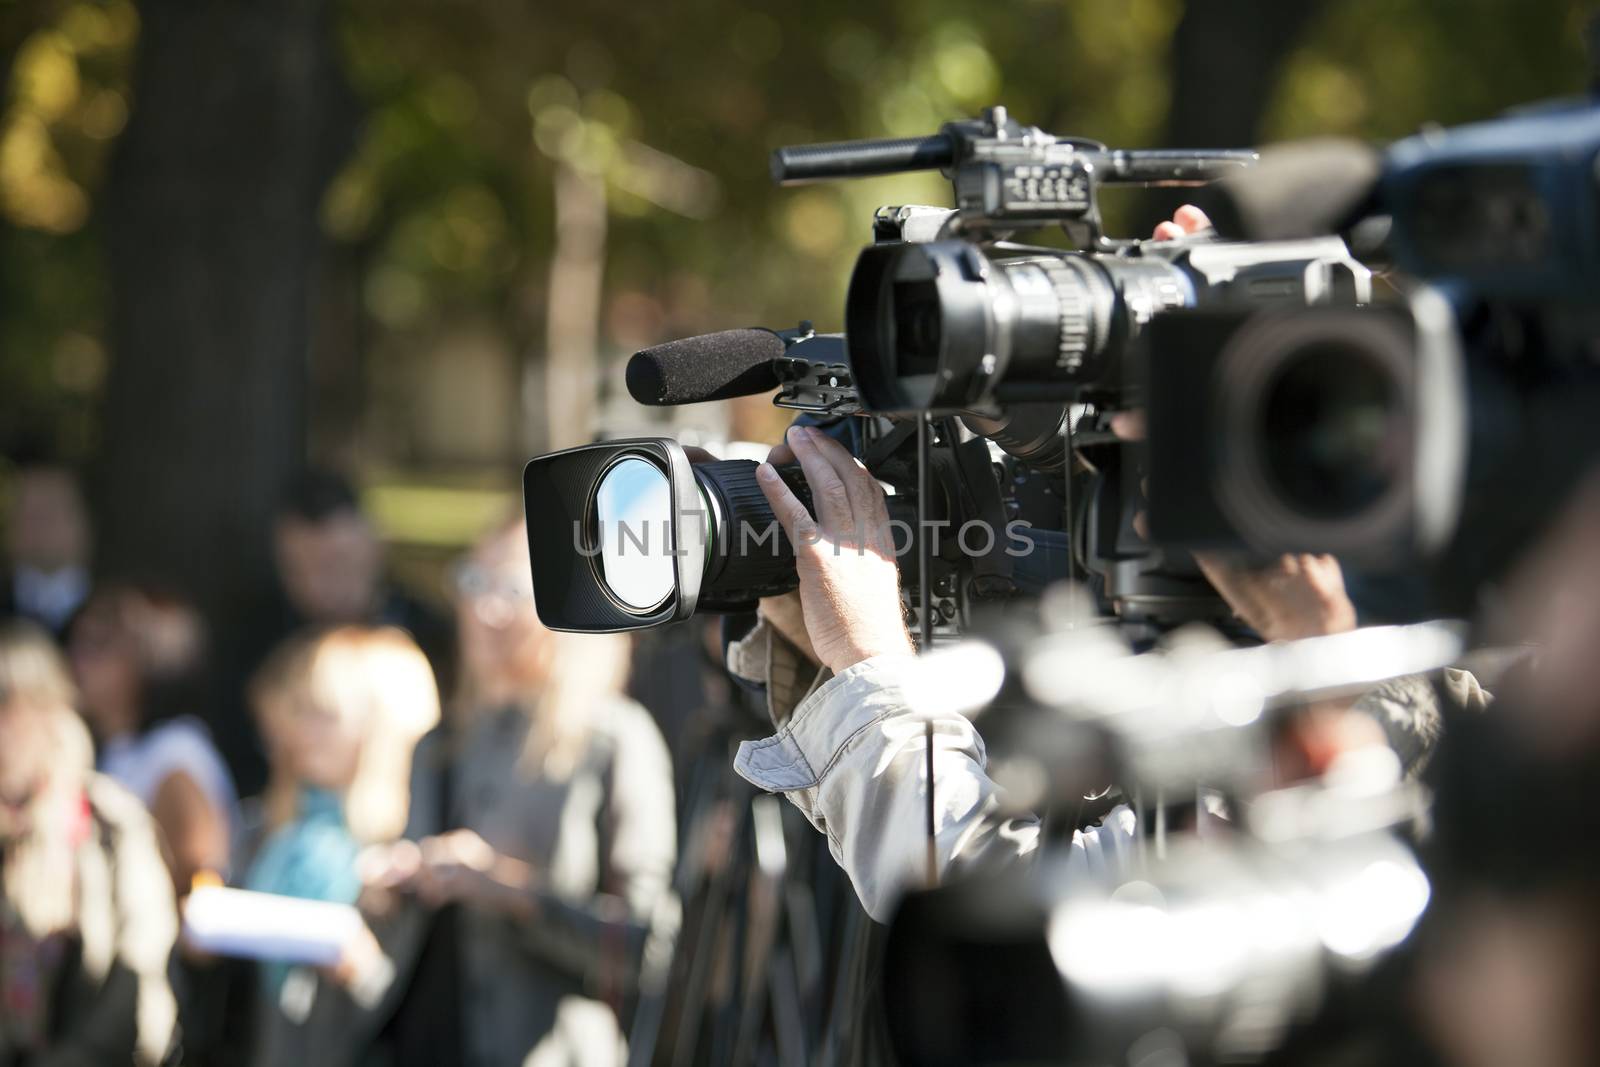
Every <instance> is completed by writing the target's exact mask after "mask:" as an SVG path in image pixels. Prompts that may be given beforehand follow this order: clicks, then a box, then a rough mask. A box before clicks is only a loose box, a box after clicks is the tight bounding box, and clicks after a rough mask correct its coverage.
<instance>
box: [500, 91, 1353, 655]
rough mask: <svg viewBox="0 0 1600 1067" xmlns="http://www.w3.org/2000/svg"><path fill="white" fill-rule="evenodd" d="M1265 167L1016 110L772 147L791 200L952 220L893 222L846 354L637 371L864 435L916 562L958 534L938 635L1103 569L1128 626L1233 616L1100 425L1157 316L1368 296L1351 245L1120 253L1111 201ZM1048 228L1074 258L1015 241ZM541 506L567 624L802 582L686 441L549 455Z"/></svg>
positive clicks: (544, 612)
mask: <svg viewBox="0 0 1600 1067" xmlns="http://www.w3.org/2000/svg"><path fill="white" fill-rule="evenodd" d="M1254 158H1255V156H1254V153H1252V152H1242V151H1207V152H1189V151H1150V152H1136V151H1119V150H1111V149H1108V148H1106V147H1105V146H1104V145H1101V144H1098V143H1096V142H1089V141H1084V140H1078V139H1070V138H1057V137H1054V136H1052V135H1050V134H1047V133H1044V132H1043V131H1041V130H1038V129H1035V128H1031V127H1023V126H1021V125H1019V124H1018V123H1016V122H1014V121H1012V120H1011V119H1010V118H1009V117H1008V116H1007V114H1006V112H1005V109H1004V108H999V107H996V108H991V109H989V110H988V111H987V112H986V113H985V114H984V116H983V117H982V118H980V119H976V120H970V121H964V122H953V123H949V124H947V125H946V126H945V127H944V128H943V129H942V130H941V131H940V132H939V133H938V134H935V135H933V136H931V137H926V138H915V139H909V140H905V141H864V142H854V143H848V144H834V145H811V146H804V147H798V148H785V149H779V150H778V151H777V152H776V153H775V154H774V156H773V161H772V165H773V175H774V177H775V178H776V179H777V180H778V181H780V182H796V181H809V180H816V179H823V178H839V177H853V176H858V175H865V174H887V173H896V172H900V171H907V170H913V169H923V168H930V167H940V168H942V169H943V170H944V171H945V173H946V174H947V175H948V176H949V177H950V179H951V181H952V183H953V186H954V190H955V201H956V205H957V206H956V207H955V208H954V209H940V208H926V207H898V208H884V209H880V210H879V212H878V213H877V214H876V216H875V218H874V226H873V231H874V237H875V242H876V243H875V244H874V245H873V246H871V247H869V248H867V249H866V250H864V251H863V252H862V254H861V256H860V258H859V260H858V261H857V264H856V269H855V272H854V275H853V277H852V279H851V282H850V288H849V293H848V296H847V300H846V312H845V318H846V324H847V328H848V333H847V335H846V336H845V337H841V336H839V335H827V334H817V333H816V332H815V331H813V330H812V329H811V328H810V326H809V324H802V325H801V326H800V328H798V329H796V330H791V331H784V332H775V331H770V330H738V331H728V332H725V333H722V334H713V335H708V336H706V337H702V338H689V339H685V340H683V341H678V342H672V343H670V344H667V345H662V346H659V347H658V348H655V349H649V350H646V351H644V352H641V353H639V354H637V355H636V356H635V357H634V359H633V361H631V362H630V364H629V370H628V385H629V390H630V392H631V393H632V394H633V395H634V397H635V398H636V399H638V400H640V401H641V402H642V403H646V404H674V403H689V402H694V401H700V400H714V399H722V398H725V397H729V396H736V395H748V394H752V393H759V392H765V391H767V390H770V389H776V390H777V396H776V398H775V401H774V402H775V403H776V404H778V405H779V406H782V407H787V408H790V409H793V410H796V411H799V412H802V413H805V414H806V415H808V416H810V417H812V418H816V419H820V420H835V419H843V420H845V421H846V422H853V423H857V424H859V425H860V427H861V428H859V429H855V430H850V431H847V434H846V435H847V437H848V439H849V441H850V443H851V444H852V445H853V446H855V450H856V454H857V455H858V456H859V457H860V458H861V459H862V460H863V462H864V463H865V464H866V466H867V468H868V469H869V470H870V471H871V472H872V473H873V474H874V475H875V476H876V477H878V478H879V480H880V481H882V482H884V483H885V484H886V485H888V486H890V487H891V488H892V489H893V490H894V495H893V497H892V498H891V499H892V504H893V505H894V510H897V511H898V515H897V518H900V519H903V520H904V521H905V522H906V523H907V524H908V526H909V528H910V529H909V536H908V537H907V538H906V540H905V547H906V550H905V553H904V555H903V557H902V558H906V559H909V558H913V551H914V550H917V549H920V542H921V541H922V540H923V539H926V540H928V541H932V540H933V539H934V538H935V537H937V535H938V532H939V529H946V530H948V531H949V533H948V534H947V535H946V536H944V537H942V538H940V539H939V543H938V544H936V545H934V544H930V545H929V546H928V549H927V551H928V555H929V559H930V564H931V565H932V567H933V568H934V569H935V571H936V572H937V573H935V574H933V575H931V576H928V575H919V579H921V581H919V583H917V590H916V593H915V595H914V596H913V597H912V598H911V599H912V603H911V608H912V612H913V614H914V615H916V614H917V613H920V612H922V611H923V607H924V604H926V605H927V610H928V612H930V613H931V614H932V615H933V616H934V619H935V620H936V621H937V622H938V623H940V624H943V625H952V624H960V623H961V622H962V621H963V620H965V618H966V614H967V606H968V605H969V604H971V603H975V602H983V601H987V600H1003V599H1005V598H1007V597H1009V596H1013V595H1017V594H1018V593H1028V592H1032V591H1035V590H1037V589H1038V588H1042V586H1043V585H1044V584H1046V583H1047V582H1048V581H1049V580H1051V579H1053V578H1059V577H1068V576H1071V575H1073V574H1075V573H1076V574H1085V573H1086V574H1089V575H1093V576H1095V577H1096V578H1097V579H1098V580H1099V581H1100V582H1101V583H1102V588H1103V590H1104V591H1105V592H1106V593H1107V594H1108V595H1109V598H1110V600H1111V601H1112V606H1113V609H1114V610H1117V611H1119V613H1123V614H1131V615H1136V616H1141V617H1147V618H1150V619H1153V620H1155V621H1157V622H1158V623H1160V622H1178V621H1186V620H1187V619H1190V618H1195V617H1214V616H1218V615H1223V616H1225V615H1226V612H1225V611H1224V610H1223V608H1222V606H1221V604H1220V601H1218V600H1217V598H1216V597H1215V596H1214V594H1212V593H1211V591H1210V589H1209V586H1207V585H1206V583H1205V582H1204V580H1203V579H1202V578H1201V577H1200V576H1199V574H1198V573H1197V572H1196V571H1195V569H1194V568H1193V566H1192V563H1190V562H1189V560H1188V557H1187V555H1186V554H1185V555H1182V556H1179V557H1175V559H1174V561H1173V562H1171V563H1168V562H1166V561H1164V560H1163V559H1162V558H1161V557H1160V555H1159V553H1156V552H1154V551H1153V550H1152V549H1151V548H1150V547H1149V546H1146V545H1144V544H1143V543H1142V542H1140V541H1139V539H1138V538H1136V537H1135V536H1134V535H1133V534H1132V519H1133V514H1134V511H1135V509H1136V507H1137V492H1136V491H1131V492H1130V491H1126V487H1127V486H1129V485H1132V486H1137V484H1138V479H1139V474H1140V472H1139V471H1138V469H1137V467H1136V466H1135V465H1133V464H1124V463H1122V462H1121V461H1120V459H1119V457H1118V453H1119V452H1120V448H1119V447H1118V446H1117V444H1116V442H1115V441H1114V439H1113V438H1112V436H1111V435H1110V434H1109V433H1108V432H1105V430H1104V427H1103V425H1102V422H1101V409H1108V408H1109V407H1111V406H1124V405H1126V404H1127V403H1129V402H1136V401H1137V396H1135V395H1133V394H1130V391H1129V390H1130V382H1131V381H1132V380H1133V379H1132V377H1131V375H1130V373H1129V369H1130V368H1131V366H1132V363H1131V361H1129V360H1128V359H1127V358H1126V357H1127V355H1128V354H1129V353H1130V352H1132V351H1133V350H1134V344H1135V341H1136V340H1137V338H1138V336H1139V334H1140V332H1141V331H1142V330H1143V329H1144V328H1145V327H1146V325H1147V324H1148V323H1150V322H1151V321H1152V319H1154V318H1156V317H1157V316H1158V314H1159V313H1160V312H1162V311H1164V310H1166V309H1169V308H1179V307H1189V306H1197V305H1198V306H1203V307H1230V308H1231V307H1243V308H1254V309H1259V308H1261V307H1288V308H1303V307H1305V306H1306V305H1308V304H1322V303H1331V304H1336V305H1340V306H1344V305H1353V304H1358V303H1361V302H1364V301H1365V300H1366V299H1367V298H1368V296H1369V292H1370V282H1369V275H1368V272H1367V270H1366V268H1365V267H1363V266H1362V265H1361V264H1360V263H1358V262H1357V261H1356V260H1354V259H1353V258H1352V257H1351V256H1350V255H1349V253H1348V251H1347V249H1346V247H1345V245H1344V243H1343V241H1341V240H1340V239H1339V238H1337V237H1319V238H1313V239H1309V240H1295V241H1286V242H1275V243H1259V242H1258V243H1253V244H1250V243H1223V242H1218V241H1215V240H1213V239H1211V238H1209V237H1197V238H1191V239H1184V240H1178V241H1132V240H1112V239H1109V238H1107V237H1105V236H1104V234H1103V233H1102V232H1101V225H1100V214H1099V206H1098V188H1099V186H1100V185H1102V184H1199V183H1203V182H1206V181H1210V180H1213V179H1215V178H1217V177H1219V176H1221V175H1223V174H1227V173H1231V172H1233V171H1236V170H1238V169H1240V168H1243V167H1246V166H1248V165H1249V164H1250V163H1251V162H1252V161H1253V160H1254ZM1045 226H1059V227H1061V228H1062V229H1064V230H1065V232H1066V233H1067V234H1068V236H1069V238H1071V239H1072V240H1073V241H1074V242H1075V243H1076V244H1077V245H1079V247H1080V250H1078V251H1061V250H1056V249H1049V248H1040V247H1033V246H1029V245H1023V244H1017V243H1014V242H1013V241H1012V240H1011V238H1012V237H1013V236H1014V235H1015V234H1016V233H1018V232H1020V231H1023V230H1028V229H1038V228H1041V227H1045ZM846 338H848V340H847V339H846ZM1074 404H1077V405H1078V407H1077V409H1076V410H1077V416H1076V417H1074V416H1073V414H1072V411H1073V405H1074ZM856 416H865V418H856ZM1085 419H1088V420H1089V421H1088V422H1085V421H1084V420H1085ZM919 424H921V425H924V426H925V432H924V433H921V434H919V433H918V432H917V430H918V426H919ZM1075 429H1082V430H1086V431H1088V432H1087V433H1086V434H1085V436H1084V438H1083V441H1084V444H1085V445H1087V446H1090V447H1098V448H1099V449H1100V454H1099V455H1097V456H1096V457H1095V458H1094V459H1093V460H1092V461H1090V462H1085V463H1078V462H1076V461H1075V460H1074V459H1073V458H1072V455H1073V448H1074V444H1073V432H1074V430H1075ZM1085 454H1086V455H1087V454H1088V453H1085ZM647 468H648V469H651V470H654V471H655V472H656V473H655V474H654V475H647V474H646V473H645V472H646V469H647ZM797 481H798V479H796V482H797ZM1075 483H1076V487H1075ZM624 485H627V486H629V487H631V490H630V493H629V494H627V503H628V506H627V507H625V508H624V507H622V502H623V497H624V494H623V493H622V492H621V487H622V486H624ZM525 490H526V493H527V502H528V520H529V537H530V548H531V550H532V552H533V559H534V577H535V592H536V595H537V600H538V603H539V609H540V614H541V617H543V618H544V620H545V622H546V623H547V624H548V625H551V626H553V627H556V628H560V629H584V630H588V629H633V628H637V627H641V626H649V625H655V624H658V623H662V622H667V621H671V620H672V619H677V618H682V617H685V616H686V615H688V614H690V613H692V612H694V611H695V610H734V609H737V608H744V607H748V606H749V605H751V604H753V603H754V601H755V600H756V599H757V598H759V597H760V596H766V595H771V594H772V593H773V592H781V591H783V590H784V589H788V588H792V587H793V584H794V581H795V579H794V577H793V567H792V551H791V549H790V546H788V544H787V542H786V541H784V540H783V539H782V538H781V536H779V535H777V534H776V533H771V534H769V535H768V536H766V537H760V536H756V535H754V534H746V533H745V529H746V527H747V526H750V527H751V528H752V529H755V530H758V531H759V530H769V531H770V530H775V529H776V527H775V524H772V523H771V515H770V512H769V511H767V510H766V503H765V499H764V498H763V497H761V495H760V493H759V492H758V491H756V489H755V483H754V478H753V465H751V464H744V465H727V464H719V465H700V466H697V465H694V464H690V463H689V462H688V460H687V458H686V457H685V456H684V455H683V453H682V452H681V450H676V449H675V446H671V445H670V443H668V442H659V441H650V442H624V443H618V444H608V445H596V446H590V447H589V448H587V449H575V450H569V451H568V452H563V453H557V454H555V455H551V456H544V457H540V458H538V459H535V460H534V461H532V463H530V465H529V467H528V471H527V474H526V476H525ZM1075 496H1076V497H1077V499H1078V501H1079V503H1078V505H1077V506H1076V507H1074V506H1072V505H1073V500H1074V497H1075ZM602 505H605V506H602ZM612 512H615V513H616V515H618V516H621V515H626V516H628V517H629V518H631V519H632V520H634V522H635V523H637V522H639V521H646V520H645V519H644V516H646V515H648V516H649V518H648V521H647V522H646V525H647V528H648V527H649V525H650V524H651V523H653V524H654V529H656V531H657V533H656V536H655V538H654V542H653V544H654V547H653V548H651V547H649V545H650V544H651V542H650V541H649V540H648V539H645V538H641V537H639V536H637V535H634V536H631V537H627V536H623V535H619V534H618V533H617V523H616V521H609V523H608V520H612V516H611V513H612ZM913 518H914V520H915V521H914V522H913ZM690 525H693V526H694V527H695V529H690V528H689V526H690ZM575 530H576V531H578V532H577V534H574V532H573V531H575ZM974 530H976V531H977V532H975V533H971V532H970V531H974ZM605 531H610V533H611V536H612V537H617V536H623V540H616V541H610V540H608V537H607V536H606V533H605ZM963 531H969V535H968V536H965V537H963V535H962V532H963ZM1023 531H1025V532H1023ZM952 535H953V536H952ZM607 544H610V545H611V547H610V548H607V547H606V546H607ZM897 547H898V546H897ZM752 551H753V552H754V553H755V554H757V555H759V556H761V557H763V558H762V559H761V560H760V561H759V563H757V562H753V561H752V560H751V559H748V558H746V556H748V555H749V554H750V553H751V552H752ZM629 552H631V553H632V554H633V556H634V557H635V558H634V559H633V560H632V561H631V562H625V561H624V559H623V558H622V557H623V556H625V555H627V554H628V553H629ZM558 557H559V558H558ZM624 574H627V575H628V576H629V577H627V578H626V579H625V580H624V579H622V578H621V577H619V576H621V575H624ZM619 582H622V583H623V584H626V585H627V586H628V587H629V588H628V589H626V590H625V589H622V588H621V587H620V586H619V584H618V583H619ZM922 582H926V584H927V589H926V591H925V592H924V591H923V590H922V589H921V584H922ZM635 583H637V589H634V588H633V586H634V584H635ZM906 584H907V588H908V595H909V594H911V591H912V588H913V583H910V582H907V583H906Z"/></svg>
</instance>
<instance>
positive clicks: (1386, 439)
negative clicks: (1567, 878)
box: [1146, 96, 1600, 617]
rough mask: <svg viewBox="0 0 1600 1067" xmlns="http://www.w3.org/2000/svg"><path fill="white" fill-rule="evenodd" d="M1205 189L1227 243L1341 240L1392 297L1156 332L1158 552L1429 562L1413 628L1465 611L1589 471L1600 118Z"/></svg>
mask: <svg viewBox="0 0 1600 1067" xmlns="http://www.w3.org/2000/svg"><path fill="white" fill-rule="evenodd" d="M1214 191H1215V192H1217V193H1219V194H1220V197H1219V199H1218V200H1217V201H1216V202H1215V203H1214V204H1212V205H1211V206H1212V207H1213V208H1214V211H1213V214H1214V217H1215V218H1216V219H1217V224H1218V226H1219V227H1226V228H1229V229H1231V230H1233V231H1234V232H1236V233H1239V234H1240V235H1242V236H1245V237H1258V238H1259V237H1266V238H1271V239H1274V240H1281V239H1304V238H1306V237H1308V236H1310V235H1311V234H1314V233H1318V232H1323V233H1339V234H1343V235H1345V236H1346V237H1347V238H1348V239H1349V240H1350V242H1351V244H1352V245H1353V246H1355V247H1356V248H1357V249H1358V251H1359V252H1360V254H1361V256H1362V257H1363V258H1364V259H1366V260H1369V261H1371V262H1373V263H1375V264H1379V265H1382V266H1384V267H1385V268H1386V269H1387V270H1388V271H1389V272H1390V274H1391V277H1392V278H1393V280H1394V284H1395V288H1396V293H1395V295H1394V298H1393V299H1392V300H1391V301H1389V302H1388V303H1387V304H1386V305H1384V306H1378V307H1373V308H1368V309H1362V310H1360V311H1359V312H1356V311H1351V310H1349V309H1336V308H1314V309H1304V310H1300V311H1295V312H1284V313H1282V314H1253V315H1252V314H1245V313H1243V312H1242V311H1240V310H1234V309H1228V310H1206V309H1197V310H1185V311H1177V312H1173V313H1171V314H1168V315H1163V316H1161V317H1160V318H1158V319H1157V320H1156V321H1155V322H1153V323H1152V324H1151V327H1150V329H1149V330H1148V331H1147V332H1146V339H1147V340H1148V342H1149V344H1148V368H1149V369H1148V380H1149V383H1150V388H1149V393H1148V401H1149V426H1150V442H1149V458H1148V462H1149V478H1150V482H1149V488H1150V525H1151V530H1152V532H1153V535H1154V537H1155V539H1156V540H1158V541H1159V542H1161V543H1163V544H1165V545H1171V546H1180V547H1191V548H1205V549H1210V550H1221V551H1230V550H1231V551H1244V552H1249V553H1253V554H1265V555H1274V554H1277V553H1280V552H1285V551H1324V552H1335V553H1338V554H1340V555H1341V557H1342V558H1344V559H1345V560H1346V562H1354V563H1356V564H1357V565H1359V566H1361V567H1363V568H1365V569H1368V570H1370V571H1380V572H1381V571H1389V572H1393V571H1396V570H1406V571H1413V572H1415V571H1420V570H1422V569H1423V568H1422V567H1421V566H1420V564H1421V563H1422V562H1423V561H1424V560H1425V559H1428V558H1431V559H1432V566H1431V567H1430V568H1428V569H1429V570H1430V571H1431V574H1430V578H1431V583H1430V584H1431V588H1430V589H1429V590H1428V592H1427V593H1426V594H1425V595H1424V596H1423V597H1422V601H1421V602H1420V603H1418V604H1417V605H1415V611H1416V615H1415V616H1414V617H1421V616H1423V615H1425V614H1428V613H1439V612H1444V613H1461V612H1465V611H1469V610H1470V609H1471V608H1472V607H1473V606H1474V602H1475V599H1476V597H1477V595H1478V591H1479V590H1480V589H1481V588H1482V587H1483V586H1484V584H1485V583H1486V582H1488V581H1492V580H1493V579H1494V578H1495V577H1496V576H1497V575H1498V574H1500V573H1501V572H1503V570H1504V569H1505V567H1506V566H1507V565H1508V564H1509V563H1510V562H1511V561H1512V560H1513V559H1514V558H1515V556H1516V554H1517V553H1518V552H1519V551H1520V550H1521V549H1522V547H1524V546H1525V545H1526V544H1527V542H1528V541H1529V539H1530V538H1531V537H1532V536H1533V534H1534V533H1535V532H1536V531H1537V530H1538V529H1539V528H1541V527H1542V525H1543V524H1544V523H1545V522H1546V521H1547V520H1548V518H1549V517H1550V515H1551V514H1552V512H1553V510H1554V509H1555V508H1556V507H1557V506H1558V505H1559V503H1560V502H1561V501H1562V500H1564V499H1565V498H1566V496H1567V495H1568V494H1569V493H1570V491H1571V489H1572V487H1573V485H1574V483H1575V481H1576V480H1577V479H1578V478H1579V477H1580V476H1581V475H1582V474H1583V473H1584V472H1585V471H1586V470H1588V469H1589V468H1590V467H1591V466H1592V465H1593V463H1594V462H1595V460H1596V458H1597V457H1600V432H1597V423H1596V420H1595V416H1594V413H1595V412H1596V411H1600V301H1597V300H1596V294H1597V293H1600V98H1597V97H1595V96H1589V97H1585V98H1581V99H1577V100H1571V101H1563V102H1557V103H1550V104H1544V105H1540V106H1536V107H1531V108H1525V109H1521V110H1518V111H1514V112H1512V113H1510V114H1507V115H1505V116H1503V117H1500V118H1497V119H1493V120H1490V121H1486V122H1481V123H1477V124H1474V125H1469V126H1463V127H1459V128H1456V129H1451V130H1438V131H1430V132H1427V133H1423V134H1420V135H1418V136H1415V137H1412V138H1409V139H1407V140H1404V141H1400V142H1398V143H1396V144H1394V145H1392V146H1391V147H1389V148H1388V149H1387V151H1385V152H1383V153H1382V154H1381V155H1380V154H1379V153H1377V152H1375V151H1374V150H1372V149H1370V148H1368V147H1367V146H1365V145H1362V144H1356V143H1345V142H1333V143H1329V142H1313V143H1310V144H1305V145H1288V146H1284V147H1283V148H1281V149H1275V150H1269V151H1268V152H1266V153H1265V154H1264V157H1263V161H1262V164H1261V165H1260V166H1259V167H1258V168H1257V169H1256V170H1254V171H1253V172H1251V173H1249V174H1247V175H1239V176H1237V177H1235V178H1230V179H1228V180H1227V181H1224V182H1222V183H1220V184H1219V185H1218V186H1217V187H1216V189H1215V190H1214Z"/></svg>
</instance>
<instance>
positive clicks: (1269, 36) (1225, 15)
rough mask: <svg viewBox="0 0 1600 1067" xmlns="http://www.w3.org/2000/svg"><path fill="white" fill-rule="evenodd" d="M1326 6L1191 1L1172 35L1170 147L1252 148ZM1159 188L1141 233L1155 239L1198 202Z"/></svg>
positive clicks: (1166, 142) (1272, 0)
mask: <svg viewBox="0 0 1600 1067" xmlns="http://www.w3.org/2000/svg"><path fill="white" fill-rule="evenodd" d="M1322 8H1323V0H1189V3H1188V4H1187V5H1186V6H1185V8H1184V11H1183V17H1182V18H1181V19H1180V20H1179V22H1178V28H1177V30H1176V32H1174V33H1173V36H1172V104H1171V106H1170V107H1169V108H1168V110H1167V127H1166V132H1165V134H1164V135H1163V137H1162V141H1161V144H1162V146H1163V147H1168V148H1249V147H1252V146H1253V145H1255V143H1256V140H1257V138H1258V137H1260V135H1261V120H1262V119H1263V118H1264V117H1265V115H1266V110H1267V105H1268V104H1269V103H1270V102H1271V100H1272V95H1273V90H1274V89H1275V88H1276V86H1277V83H1278V74H1279V72H1280V71H1281V70H1282V68H1283V63H1284V60H1285V59H1287V58H1288V56H1289V53H1290V52H1291V51H1293V50H1294V47H1295V46H1296V45H1297V44H1298V43H1299V41H1300V39H1301V36H1302V34H1303V33H1304V32H1305V30H1306V28H1307V27H1308V26H1310V25H1311V23H1312V22H1313V21H1315V19H1316V17H1317V16H1318V15H1319V14H1320V13H1321V11H1322ZM1193 195H1194V194H1193V193H1192V192H1188V193H1186V192H1185V191H1184V190H1182V189H1152V190H1151V191H1150V195H1149V196H1147V197H1145V204H1144V208H1143V211H1142V218H1141V219H1140V225H1139V230H1138V232H1139V233H1141V234H1148V233H1149V231H1150V230H1151V228H1153V227H1154V226H1155V224H1156V223H1157V222H1160V221H1161V220H1162V219H1164V218H1170V217H1171V215H1172V212H1173V211H1174V210H1175V209H1176V208H1177V207H1178V205H1180V204H1183V203H1185V202H1186V201H1187V200H1188V199H1191V198H1192V197H1193Z"/></svg>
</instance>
